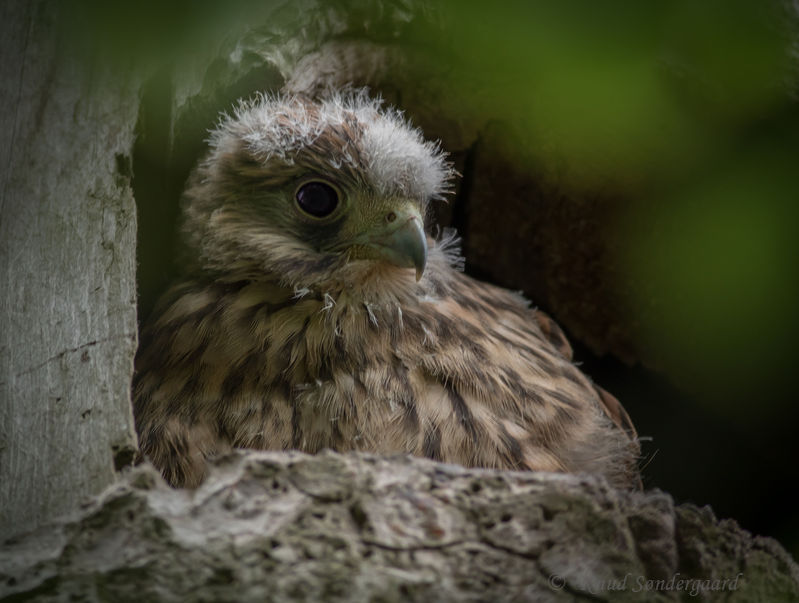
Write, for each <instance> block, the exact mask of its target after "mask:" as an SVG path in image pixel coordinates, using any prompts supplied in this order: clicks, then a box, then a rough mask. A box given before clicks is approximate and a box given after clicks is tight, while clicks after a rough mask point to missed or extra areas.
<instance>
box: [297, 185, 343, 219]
mask: <svg viewBox="0 0 799 603" xmlns="http://www.w3.org/2000/svg"><path fill="white" fill-rule="evenodd" d="M297 205H299V206H300V209H301V210H302V211H304V212H305V213H308V214H311V215H312V216H314V217H315V218H324V217H325V216H329V215H330V214H332V213H333V211H334V210H335V209H336V207H338V193H337V192H336V189H334V188H333V187H332V186H330V185H329V184H325V183H324V182H308V183H306V184H303V185H302V186H301V187H300V188H299V189H298V190H297Z"/></svg>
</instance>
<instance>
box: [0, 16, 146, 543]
mask: <svg viewBox="0 0 799 603" xmlns="http://www.w3.org/2000/svg"><path fill="white" fill-rule="evenodd" d="M0 11H2V14H1V15H0V28H2V31H0V44H2V52H1V53H0V54H2V57H3V59H2V61H0V69H2V74H1V75H0V80H1V81H2V88H1V89H0V94H1V95H2V96H1V97H0V98H1V99H2V100H1V101H0V106H1V107H2V111H0V183H2V191H0V273H1V275H0V282H1V283H2V286H1V287H0V536H7V535H9V534H11V533H14V532H18V531H21V530H25V529H30V528H34V527H36V526H38V525H41V524H42V523H43V522H44V521H45V520H47V519H49V518H51V517H53V516H55V515H58V514H61V513H64V512H67V511H70V510H73V509H75V508H76V507H77V506H78V504H79V502H80V501H81V500H82V499H84V498H85V497H87V496H89V495H92V494H96V493H97V492H99V491H101V490H102V489H103V488H105V487H106V486H108V485H109V484H110V483H111V482H112V481H114V479H115V478H116V472H115V462H117V463H119V462H122V461H124V457H125V456H127V457H128V458H130V456H131V451H132V450H133V447H134V445H135V437H134V434H133V430H132V420H131V412H130V397H129V386H130V385H129V384H130V375H131V371H132V360H133V354H134V351H135V346H136V338H137V337H136V306H135V295H136V289H135V253H134V249H135V236H136V235H135V233H136V213H135V208H134V203H133V196H132V193H131V188H130V185H129V177H130V150H131V148H132V145H133V136H134V134H133V132H134V127H135V124H136V116H137V111H138V100H137V95H136V90H135V88H134V87H132V85H131V84H132V82H131V81H130V80H129V79H127V78H125V77H124V75H125V74H122V75H120V74H112V73H111V71H110V70H109V69H107V68H106V69H104V68H103V65H101V64H85V63H82V62H81V61H80V60H78V58H77V55H73V54H71V53H69V52H66V51H65V43H64V42H65V40H64V37H63V30H62V29H61V27H60V21H59V17H60V15H59V14H58V3H56V2H30V3H28V2H4V3H3V4H2V9H0Z"/></svg>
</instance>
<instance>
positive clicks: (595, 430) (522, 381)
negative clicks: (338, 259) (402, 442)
mask: <svg viewBox="0 0 799 603" xmlns="http://www.w3.org/2000/svg"><path fill="white" fill-rule="evenodd" d="M447 293H448V294H447V295H442V296H440V297H439V298H437V299H435V300H434V301H431V302H429V303H428V304H427V306H426V307H425V308H424V314H425V315H424V316H416V315H414V313H413V312H412V311H405V312H404V316H405V319H404V322H405V325H406V329H409V330H410V331H411V332H413V331H416V330H417V329H418V328H419V326H418V325H417V323H419V324H422V325H423V327H424V331H425V333H424V341H423V343H422V345H421V346H420V347H421V349H420V350H416V353H415V358H416V359H417V360H416V364H417V367H416V371H415V373H414V375H415V377H414V379H415V383H414V389H415V390H416V391H417V392H418V394H417V405H418V408H417V414H418V416H419V419H420V427H421V429H422V431H423V432H424V434H425V435H424V438H423V440H424V442H423V443H421V444H420V446H421V448H422V449H421V450H419V452H420V453H421V454H424V455H426V456H433V457H434V458H442V459H443V460H448V461H455V462H459V463H463V464H467V465H479V466H488V467H491V466H500V467H510V468H527V469H538V470H548V471H577V472H579V471H586V472H596V473H603V474H605V475H608V476H609V477H610V478H611V480H612V481H614V482H615V483H620V484H621V483H624V484H629V483H630V481H631V479H630V478H629V477H627V475H628V473H634V472H635V470H634V460H633V459H634V452H633V448H635V446H634V442H633V441H632V440H631V439H630V437H634V435H631V434H630V432H629V430H630V429H631V427H632V424H631V423H630V420H629V417H628V416H627V414H626V413H625V412H624V410H623V409H622V407H621V405H620V404H619V403H618V401H617V400H615V398H613V397H612V396H610V395H609V394H607V393H606V392H604V390H600V389H598V388H596V387H595V386H594V384H593V383H592V382H591V380H590V379H588V378H587V377H586V376H585V375H583V373H582V372H581V371H580V370H579V369H578V368H577V367H576V366H574V365H573V364H572V363H571V360H570V356H571V348H570V346H569V345H568V342H567V341H566V338H565V336H564V335H563V333H562V331H561V330H560V329H559V328H558V327H557V325H556V324H555V323H554V322H553V321H552V320H551V319H550V318H549V317H547V316H546V315H544V314H542V313H540V312H536V311H534V310H531V309H529V308H528V307H527V302H526V301H525V300H524V299H522V298H521V297H520V296H518V295H516V294H514V293H512V292H509V291H506V290H504V289H500V288H497V287H493V286H491V285H487V284H484V283H480V282H478V281H475V280H473V279H471V278H470V277H468V276H465V275H459V277H458V279H457V281H455V282H454V283H452V286H451V288H450V289H449V291H448V292H447ZM542 326H543V328H542ZM403 355H404V356H405V362H406V363H411V362H413V357H412V356H411V355H410V354H409V353H408V354H403ZM600 409H601V410H600ZM604 415H607V416H604ZM608 417H609V418H610V419H611V420H612V422H613V423H614V424H615V425H616V426H618V427H621V428H622V429H616V427H614V426H613V425H612V424H611V421H609V420H608ZM632 433H633V434H634V432H632ZM628 436H629V437H628ZM425 442H426V444H425ZM628 449H629V451H630V452H627V450H628ZM459 451H468V452H469V455H466V456H465V455H464V454H461V453H459ZM620 451H624V452H620ZM631 467H632V468H631ZM622 475H623V477H622ZM617 477H618V479H616V478H617Z"/></svg>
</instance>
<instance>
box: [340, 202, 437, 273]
mask: <svg viewBox="0 0 799 603" xmlns="http://www.w3.org/2000/svg"><path fill="white" fill-rule="evenodd" d="M422 224H423V221H422V216H421V214H420V213H419V210H417V209H416V208H415V207H409V208H404V209H400V210H396V211H393V212H391V213H390V214H388V215H387V216H386V222H385V225H384V226H381V227H379V228H375V229H372V230H370V231H369V232H366V233H363V234H362V235H360V236H359V237H357V238H356V240H355V242H356V243H357V244H359V245H363V246H365V247H367V248H368V249H369V251H370V254H369V255H370V256H372V257H374V259H381V260H384V261H386V262H388V263H390V264H393V265H395V266H399V267H400V268H415V269H416V280H417V281H418V280H420V279H421V278H422V274H423V273H424V268H425V265H426V264H427V237H426V236H425V234H424V228H423V226H422Z"/></svg>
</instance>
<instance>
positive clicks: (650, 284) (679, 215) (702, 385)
mask: <svg viewBox="0 0 799 603" xmlns="http://www.w3.org/2000/svg"><path fill="white" fill-rule="evenodd" d="M442 7H443V9H442V20H443V21H444V23H445V24H446V28H445V31H446V32H447V33H446V34H445V35H447V36H448V38H447V39H439V40H437V41H436V42H433V43H432V44H431V42H430V40H431V39H435V38H433V31H432V30H427V31H419V32H417V34H418V38H417V40H416V41H417V42H418V43H420V44H421V43H426V44H428V45H431V46H432V48H434V49H435V50H434V51H433V52H431V56H438V57H444V58H443V59H441V58H439V59H438V60H444V61H447V62H448V63H449V65H448V68H449V70H450V73H451V81H449V82H448V84H449V85H451V86H452V89H453V95H456V96H457V103H458V104H460V105H461V106H462V107H463V108H464V111H465V112H466V113H467V114H469V113H471V114H472V115H474V116H475V117H479V116H480V115H485V114H486V113H487V114H489V115H492V116H502V118H503V120H505V121H507V122H509V123H512V124H514V126H515V127H516V128H517V131H518V132H519V134H520V135H521V139H522V140H524V141H525V143H524V144H525V145H527V146H528V147H529V148H527V149H517V155H519V156H529V152H532V154H533V158H534V159H533V161H535V162H536V163H538V164H541V165H544V166H545V167H546V168H547V169H545V170H544V172H545V173H553V174H555V178H556V179H557V181H558V186H559V187H560V188H561V189H564V188H565V189H567V190H571V192H572V194H573V195H575V196H577V197H579V195H581V194H591V193H592V192H596V191H601V193H602V194H603V195H606V196H607V195H609V196H611V197H617V198H620V199H623V200H624V204H623V205H624V207H626V208H627V214H626V215H623V216H622V217H621V219H619V221H618V228H617V229H616V231H615V236H616V239H617V243H618V258H617V260H618V263H619V265H620V266H622V270H621V277H620V279H621V280H622V281H625V283H620V289H625V290H629V289H632V291H633V293H632V294H631V296H630V299H628V300H627V303H628V308H627V311H628V312H629V316H630V320H631V321H635V322H636V323H641V336H642V338H643V339H644V341H642V342H640V346H641V347H642V348H644V349H647V351H648V353H647V354H646V355H647V356H649V358H650V360H651V359H654V362H655V364H657V365H660V366H661V368H665V369H666V370H667V372H669V373H671V374H672V376H674V377H676V379H677V380H678V381H679V382H680V383H681V384H682V385H684V386H687V387H688V388H689V389H692V390H694V391H699V392H702V393H703V394H706V395H705V396H703V398H702V399H703V400H707V401H709V402H710V403H711V404H718V405H720V406H723V407H725V409H726V411H728V412H729V413H730V414H731V415H733V416H738V418H740V419H743V420H750V419H751V415H752V405H751V402H752V398H751V397H752V396H755V399H756V407H757V408H758V411H757V412H758V413H759V414H762V415H763V418H768V417H770V418H773V417H774V415H773V414H772V413H771V412H768V411H769V410H779V409H780V408H781V407H783V406H784V405H786V404H792V397H793V396H790V399H789V398H788V397H786V394H787V392H789V391H791V390H792V388H793V384H792V375H791V370H790V369H791V365H792V363H793V358H795V349H796V345H797V336H799V330H798V329H797V320H796V317H795V314H794V308H795V307H797V305H799V292H798V289H797V284H796V283H797V276H796V273H797V262H796V257H797V253H796V247H797V244H796V242H795V239H796V230H797V229H796V226H797V224H799V219H797V218H799V209H797V207H799V179H798V178H797V174H796V167H797V163H798V160H799V119H797V116H796V108H797V106H796V101H795V99H792V98H791V97H790V95H789V90H790V87H791V78H792V77H795V70H794V68H795V66H794V65H792V64H791V47H790V40H791V35H792V27H793V25H794V23H793V22H792V17H791V16H790V15H789V13H788V12H787V10H785V9H784V7H783V5H780V4H776V3H769V2H760V1H754V0H752V1H744V0H726V1H720V0H704V1H703V2H696V1H694V0H672V1H666V2H659V3H649V2H643V3H641V2H639V3H631V2H618V1H610V2H603V3H594V2H587V1H584V0H565V1H562V2H502V3H495V4H493V5H491V6H490V8H487V7H486V5H485V3H478V2H470V1H467V2H454V1H452V2H446V3H444V4H442ZM793 35H794V38H793V39H794V40H797V39H799V36H797V35H796V34H795V32H793ZM794 60H795V59H794ZM459 89H460V90H464V91H465V93H464V94H461V95H459V96H458V92H457V91H458V90H459ZM473 90H477V91H483V92H478V93H475V94H473V93H472V91H473ZM485 91H488V92H485ZM538 171H539V172H540V171H541V170H538ZM629 283H633V284H634V286H633V287H629ZM769 406H771V409H769V408H768V407H769Z"/></svg>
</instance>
